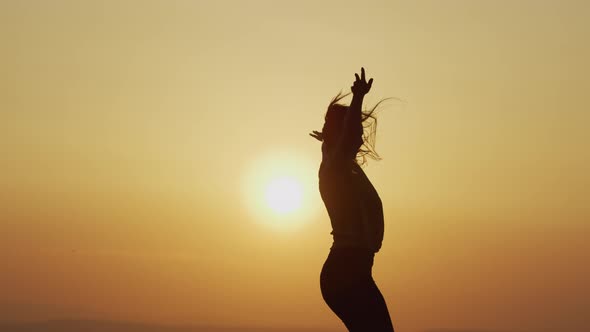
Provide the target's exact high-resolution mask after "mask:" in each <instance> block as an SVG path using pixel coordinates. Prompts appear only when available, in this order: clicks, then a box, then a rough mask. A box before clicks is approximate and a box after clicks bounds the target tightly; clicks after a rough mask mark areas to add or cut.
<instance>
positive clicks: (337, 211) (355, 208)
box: [319, 164, 383, 252]
mask: <svg viewBox="0 0 590 332" xmlns="http://www.w3.org/2000/svg"><path fill="white" fill-rule="evenodd" d="M319 185H320V194H321V196H322V200H323V201H324V204H325V206H326V209H327V210H328V215H329V216H330V221H331V224H332V236H333V238H334V243H333V246H332V248H344V247H360V248H366V249H369V250H371V251H373V252H377V251H379V249H380V248H381V242H382V241H383V207H382V203H381V199H380V198H379V195H378V194H377V191H376V190H375V188H374V187H373V185H372V184H371V181H369V179H368V178H367V176H366V174H365V173H364V172H363V170H362V169H361V168H360V166H358V165H356V164H351V166H350V167H339V168H338V169H336V170H334V169H333V168H331V169H329V170H327V169H323V167H320V172H319Z"/></svg>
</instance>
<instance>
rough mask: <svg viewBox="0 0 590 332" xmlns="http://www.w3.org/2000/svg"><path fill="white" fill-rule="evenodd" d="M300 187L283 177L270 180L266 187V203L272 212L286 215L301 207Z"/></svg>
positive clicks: (295, 182) (290, 179)
mask: <svg viewBox="0 0 590 332" xmlns="http://www.w3.org/2000/svg"><path fill="white" fill-rule="evenodd" d="M301 197H302V190H301V185H300V184H299V183H298V182H297V181H295V179H292V178H288V177H284V178H278V179H274V180H272V181H271V182H270V183H269V184H268V186H267V187H266V203H267V204H268V207H270V208H271V209H272V210H273V211H274V212H276V213H279V214H286V213H290V212H293V211H297V210H298V209H299V208H300V207H301Z"/></svg>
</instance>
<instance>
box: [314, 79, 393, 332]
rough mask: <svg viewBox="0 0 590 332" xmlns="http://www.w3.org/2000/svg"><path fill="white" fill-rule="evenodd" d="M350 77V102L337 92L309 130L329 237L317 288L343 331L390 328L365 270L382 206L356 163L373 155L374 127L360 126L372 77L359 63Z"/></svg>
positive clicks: (379, 233) (376, 243)
mask: <svg viewBox="0 0 590 332" xmlns="http://www.w3.org/2000/svg"><path fill="white" fill-rule="evenodd" d="M355 77H356V80H355V81H354V84H353V86H352V87H351V90H352V94H353V97H352V102H351V103H350V106H346V105H343V104H339V103H338V102H339V101H340V100H341V99H342V98H344V97H345V96H347V94H346V95H342V94H338V95H337V96H336V97H335V98H334V99H333V100H332V101H331V102H330V105H329V106H328V111H327V112H326V116H325V122H324V127H323V129H322V131H321V132H318V131H314V132H313V133H311V134H310V135H311V136H312V137H314V138H316V139H318V140H320V141H322V163H321V166H320V170H319V187H320V195H321V197H322V200H323V201H324V205H325V206H326V209H327V210H328V215H329V216H330V221H331V224H332V233H331V234H332V236H333V239H334V242H333V244H332V247H331V248H330V253H329V255H328V258H327V259H326V262H325V263H324V265H323V268H322V272H321V274H320V288H321V291H322V296H323V298H324V300H325V301H326V303H327V304H328V306H329V307H330V309H331V310H332V311H333V312H334V313H335V314H336V315H337V316H338V317H339V318H340V319H341V320H342V322H343V323H344V325H346V328H347V329H348V331H350V332H381V331H383V332H385V331H387V332H392V331H393V324H392V323H391V318H390V317H389V312H388V310H387V305H386V304H385V300H384V299H383V296H382V295H381V292H380V291H379V288H377V285H376V284H375V281H374V280H373V277H372V275H371V268H372V266H373V258H374V256H375V253H376V252H377V251H379V249H380V248H381V242H382V240H383V208H382V205H381V199H380V198H379V195H378V194H377V191H376V190H375V188H374V187H373V185H372V184H371V181H369V179H368V178H367V176H366V175H365V173H364V172H363V170H362V169H361V167H360V166H359V162H357V158H359V157H360V158H362V160H364V156H365V155H366V154H368V155H369V156H374V157H377V155H376V153H375V152H374V150H373V147H372V140H371V138H372V137H374V136H373V135H374V133H375V132H374V130H373V131H372V132H371V133H370V134H369V135H364V130H363V128H364V126H363V123H365V122H367V121H366V120H369V119H372V120H375V118H374V115H373V112H374V111H375V109H376V107H377V105H376V106H375V107H374V108H373V109H371V110H370V111H365V112H363V111H362V104H363V98H364V96H365V95H366V94H367V93H368V92H369V90H370V89H371V85H372V84H373V79H370V80H369V81H368V82H367V81H366V79H365V69H364V68H361V77H359V75H358V74H355ZM374 124H375V123H374ZM373 129H375V128H373Z"/></svg>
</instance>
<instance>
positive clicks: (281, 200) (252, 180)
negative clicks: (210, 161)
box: [243, 151, 321, 230]
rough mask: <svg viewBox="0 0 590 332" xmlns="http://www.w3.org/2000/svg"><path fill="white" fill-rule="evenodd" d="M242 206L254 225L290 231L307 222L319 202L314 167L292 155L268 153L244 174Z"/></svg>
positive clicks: (253, 162)
mask: <svg viewBox="0 0 590 332" xmlns="http://www.w3.org/2000/svg"><path fill="white" fill-rule="evenodd" d="M243 193H244V203H245V205H246V208H247V210H248V211H249V212H250V217H251V218H252V219H253V220H254V221H256V222H257V223H260V224H263V225H266V226H270V227H272V228H275V229H278V230H290V229H294V228H297V227H301V226H303V225H305V224H306V223H307V222H309V221H310V220H311V219H312V218H313V217H314V214H315V213H316V212H317V210H318V202H321V198H320V197H319V193H318V190H317V166H316V165H314V164H313V163H312V162H310V159H309V158H306V157H304V156H301V155H297V154H295V153H287V152H284V151H281V152H278V153H277V152H275V153H267V154H265V155H263V156H262V157H259V158H257V159H255V160H253V161H252V162H251V163H250V165H249V167H248V169H247V170H246V172H245V176H244V182H243Z"/></svg>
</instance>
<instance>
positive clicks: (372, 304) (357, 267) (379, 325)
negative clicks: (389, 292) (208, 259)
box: [320, 248, 393, 332]
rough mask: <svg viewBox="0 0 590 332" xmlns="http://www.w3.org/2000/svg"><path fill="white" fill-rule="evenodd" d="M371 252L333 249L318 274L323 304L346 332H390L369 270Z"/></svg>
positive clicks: (385, 312)
mask: <svg viewBox="0 0 590 332" xmlns="http://www.w3.org/2000/svg"><path fill="white" fill-rule="evenodd" d="M374 255H375V254H374V253H373V252H370V251H368V250H365V249H361V248H338V249H336V248H334V249H331V250H330V254H329V255H328V258H327V259H326V262H325V263H324V266H323V268H322V273H321V274H320V288H321V290H322V296H323V298H324V301H326V304H328V306H329V307H330V309H332V311H333V312H334V313H335V314H336V315H337V316H338V318H340V319H341V320H342V322H343V323H344V325H346V328H347V329H348V331H350V332H393V324H392V323H391V318H390V317H389V312H388V310H387V305H386V304H385V300H384V299H383V295H381V292H380V291H379V288H377V285H376V284H375V281H374V280H373V277H372V276H371V268H372V267H373V257H374Z"/></svg>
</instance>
